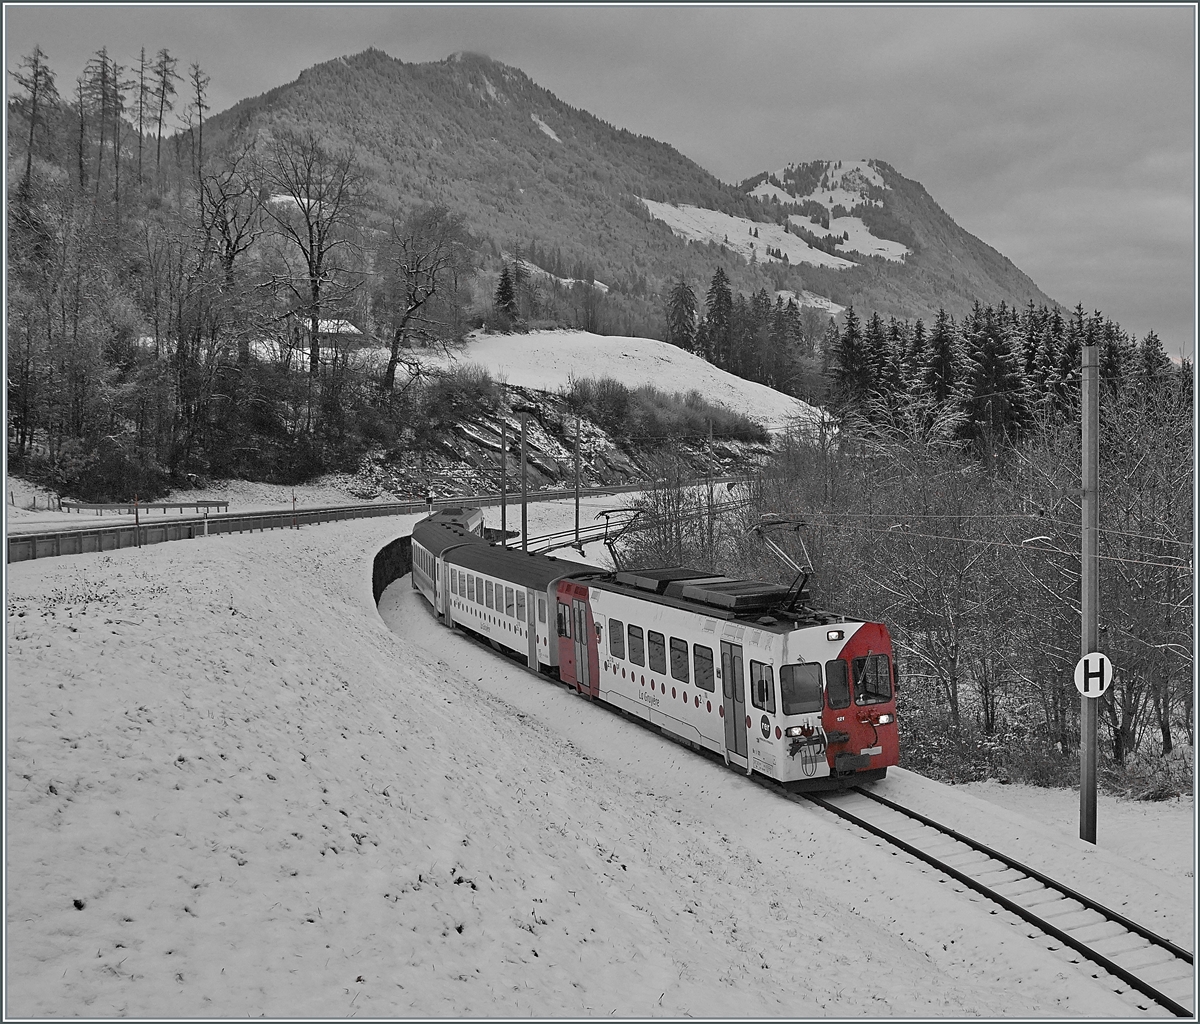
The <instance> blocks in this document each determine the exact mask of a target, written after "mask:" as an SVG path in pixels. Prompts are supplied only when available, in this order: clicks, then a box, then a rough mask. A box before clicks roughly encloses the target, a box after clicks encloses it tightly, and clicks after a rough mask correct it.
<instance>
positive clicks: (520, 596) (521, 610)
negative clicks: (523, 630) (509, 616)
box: [517, 590, 525, 622]
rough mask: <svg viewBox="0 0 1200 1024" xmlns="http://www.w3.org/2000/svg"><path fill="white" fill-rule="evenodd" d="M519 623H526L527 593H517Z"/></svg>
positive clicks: (519, 591)
mask: <svg viewBox="0 0 1200 1024" xmlns="http://www.w3.org/2000/svg"><path fill="white" fill-rule="evenodd" d="M517 621H518V622H524V621H525V591H523V590H518V591H517Z"/></svg>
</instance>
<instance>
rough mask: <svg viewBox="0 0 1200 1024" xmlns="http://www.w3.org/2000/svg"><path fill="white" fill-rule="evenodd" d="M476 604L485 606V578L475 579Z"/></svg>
mask: <svg viewBox="0 0 1200 1024" xmlns="http://www.w3.org/2000/svg"><path fill="white" fill-rule="evenodd" d="M475 603H476V604H483V577H482V576H476V577H475Z"/></svg>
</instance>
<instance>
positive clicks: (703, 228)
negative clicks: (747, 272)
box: [642, 199, 855, 270]
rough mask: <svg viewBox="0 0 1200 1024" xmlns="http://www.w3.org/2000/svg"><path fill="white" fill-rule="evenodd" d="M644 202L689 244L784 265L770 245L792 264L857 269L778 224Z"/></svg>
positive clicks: (818, 230)
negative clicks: (718, 247)
mask: <svg viewBox="0 0 1200 1024" xmlns="http://www.w3.org/2000/svg"><path fill="white" fill-rule="evenodd" d="M642 202H643V203H645V204H646V209H647V210H649V211H650V216H651V217H653V218H654V219H655V220H661V221H662V222H663V223H664V224H666V225H667V227H669V228H670V229H671V230H672V231H673V232H675V234H677V235H679V236H680V237H681V238H686V239H687V240H688V241H689V242H715V243H717V244H718V245H724V246H726V247H727V248H729V249H731V250H733V251H734V252H736V253H737V254H738V255H739V256H742V257H744V258H745V259H747V260H749V259H750V257H751V256H754V258H755V260H757V261H758V262H759V263H778V262H781V259H780V257H776V256H768V255H767V247H768V246H770V247H771V248H772V249H778V250H781V251H783V252H785V253H787V257H788V262H789V263H792V264H797V263H807V264H809V265H810V266H814V267H833V268H834V269H835V270H844V269H846V268H847V267H853V266H855V264H854V263H853V262H852V261H851V260H847V259H843V258H842V257H841V256H834V255H832V254H830V253H827V252H825V251H824V250H823V249H816V248H814V247H813V246H811V245H809V244H808V243H807V242H806V241H804V239H803V238H801V237H799V236H798V235H793V234H792V233H791V232H789V231H784V230H783V228H781V227H780V226H779V225H778V224H763V223H760V222H758V221H752V220H748V219H747V218H745V217H734V216H731V215H730V214H728V213H721V212H720V211H719V210H708V209H705V208H704V207H702V206H688V205H686V204H684V205H682V206H674V205H672V204H671V203H657V202H655V201H654V200H652V199H643V200H642ZM801 220H803V218H801ZM808 227H809V230H812V231H814V232H815V233H816V234H818V235H821V234H824V233H825V232H824V231H823V230H822V229H820V228H814V227H813V226H812V225H811V224H810V225H808ZM754 230H757V231H758V237H757V238H755V237H754V235H753V231H754Z"/></svg>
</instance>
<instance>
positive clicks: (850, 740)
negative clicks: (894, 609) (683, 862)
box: [557, 568, 899, 788]
mask: <svg viewBox="0 0 1200 1024" xmlns="http://www.w3.org/2000/svg"><path fill="white" fill-rule="evenodd" d="M790 598H791V592H790V590H789V588H787V587H782V586H779V585H777V584H772V583H764V582H761V581H754V580H735V579H730V578H728V577H724V576H712V575H708V574H705V573H702V572H699V571H697V570H690V569H678V568H676V569H656V570H646V571H639V572H618V573H614V574H607V575H604V576H597V577H593V578H590V579H584V580H563V581H562V582H560V583H559V586H558V615H557V619H558V623H559V634H560V639H559V645H560V650H561V654H560V675H561V678H562V679H563V681H564V682H566V683H568V684H573V685H575V686H576V687H577V688H578V689H580V690H581V691H586V692H589V693H592V694H593V695H595V696H597V697H599V698H600V699H601V700H603V701H605V702H606V703H609V704H612V705H614V706H615V707H619V708H621V709H622V710H623V711H626V712H627V713H629V714H631V715H635V716H636V717H638V718H642V719H644V720H646V721H648V722H650V723H651V724H653V725H656V726H658V727H659V728H660V729H661V730H662V731H664V732H666V733H669V734H670V735H672V736H674V737H676V738H679V739H682V740H685V741H687V742H689V743H691V744H694V745H695V746H698V747H702V748H705V749H707V750H712V751H715V752H716V753H719V754H721V755H722V756H723V757H724V759H725V761H726V763H727V764H730V765H734V766H736V767H738V768H741V769H744V770H745V771H746V772H747V774H749V773H750V772H759V773H761V774H763V775H766V776H768V777H770V778H772V779H775V780H777V781H779V782H783V783H796V784H804V783H811V784H820V783H821V782H822V780H824V781H825V782H826V783H828V781H829V780H830V779H833V780H837V779H840V778H845V777H848V776H852V777H854V778H855V779H856V780H857V781H868V780H870V779H874V778H881V777H883V775H884V774H885V773H886V771H887V768H888V766H889V765H894V764H897V763H898V759H899V742H898V733H897V727H896V705H895V690H894V685H893V684H894V678H893V669H892V647H891V640H890V638H889V636H888V632H887V630H886V628H885V627H884V626H883V625H881V624H880V623H875V622H863V621H854V620H847V619H845V618H844V617H842V616H836V615H832V614H829V613H825V612H820V611H813V610H812V609H810V608H808V607H807V606H802V607H800V608H798V609H795V610H791V611H789V610H787V608H788V607H789V606H790V605H791V604H795V603H796V602H790ZM581 633H582V634H583V636H582V637H581ZM584 646H587V647H588V648H589V649H594V651H595V654H596V657H595V658H594V659H592V660H591V662H590V664H589V663H585V662H584V661H583V660H582V658H581V655H582V650H583V647H584ZM597 663H598V664H597ZM798 788H803V786H802V785H801V786H799V787H798Z"/></svg>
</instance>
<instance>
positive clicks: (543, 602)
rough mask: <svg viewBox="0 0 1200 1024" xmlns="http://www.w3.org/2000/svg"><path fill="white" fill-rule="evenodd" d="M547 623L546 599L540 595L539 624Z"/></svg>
mask: <svg viewBox="0 0 1200 1024" xmlns="http://www.w3.org/2000/svg"><path fill="white" fill-rule="evenodd" d="M545 621H546V599H545V598H544V597H542V596H541V595H540V594H539V595H538V622H545Z"/></svg>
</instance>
